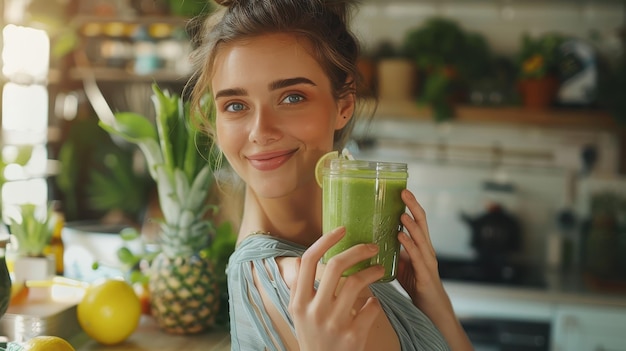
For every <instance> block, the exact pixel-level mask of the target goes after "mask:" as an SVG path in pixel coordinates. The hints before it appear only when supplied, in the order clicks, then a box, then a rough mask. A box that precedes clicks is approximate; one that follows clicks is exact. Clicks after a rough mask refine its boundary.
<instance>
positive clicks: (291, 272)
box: [276, 257, 298, 289]
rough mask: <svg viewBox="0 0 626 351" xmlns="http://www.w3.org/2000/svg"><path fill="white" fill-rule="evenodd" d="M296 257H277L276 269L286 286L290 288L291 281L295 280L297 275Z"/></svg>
mask: <svg viewBox="0 0 626 351" xmlns="http://www.w3.org/2000/svg"><path fill="white" fill-rule="evenodd" d="M297 260H298V257H277V258H276V264H277V265H278V270H279V271H280V274H281V275H282V276H283V280H284V281H285V284H287V287H288V288H289V289H291V287H292V286H293V283H294V282H295V281H296V276H297V271H298V270H297V269H296V264H297Z"/></svg>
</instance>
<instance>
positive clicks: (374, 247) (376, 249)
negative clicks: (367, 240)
mask: <svg viewBox="0 0 626 351" xmlns="http://www.w3.org/2000/svg"><path fill="white" fill-rule="evenodd" d="M367 248H368V249H369V250H370V251H372V252H377V251H378V245H376V244H367Z"/></svg>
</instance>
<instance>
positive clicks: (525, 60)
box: [517, 33, 564, 109]
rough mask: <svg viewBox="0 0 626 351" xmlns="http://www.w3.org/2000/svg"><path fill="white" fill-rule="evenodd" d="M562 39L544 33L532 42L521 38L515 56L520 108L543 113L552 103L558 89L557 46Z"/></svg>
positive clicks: (524, 35) (525, 37)
mask: <svg viewBox="0 0 626 351" xmlns="http://www.w3.org/2000/svg"><path fill="white" fill-rule="evenodd" d="M563 40H564V38H563V37H562V36H561V35H559V34H556V33H547V34H543V35H541V36H538V37H536V38H534V37H532V36H530V35H529V34H528V33H525V34H523V35H522V38H521V47H520V51H519V54H518V58H517V59H518V71H519V77H518V88H519V91H520V94H521V97H522V101H523V103H524V106H526V107H528V108H531V109H545V108H547V107H549V106H550V105H551V104H552V103H553V102H554V100H555V98H556V95H557V92H558V88H559V80H558V56H559V51H558V48H559V46H560V45H561V44H562V43H563Z"/></svg>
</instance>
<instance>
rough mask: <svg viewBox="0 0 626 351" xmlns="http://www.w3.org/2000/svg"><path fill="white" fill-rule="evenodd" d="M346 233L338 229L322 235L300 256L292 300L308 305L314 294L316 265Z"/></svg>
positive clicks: (341, 228) (344, 230)
mask: <svg viewBox="0 0 626 351" xmlns="http://www.w3.org/2000/svg"><path fill="white" fill-rule="evenodd" d="M345 233H346V229H345V228H344V227H338V228H335V229H334V230H332V231H330V232H329V233H328V234H324V235H322V236H321V237H320V238H319V239H317V241H315V242H314V243H313V245H311V246H310V247H309V248H308V249H307V250H306V251H305V252H304V254H303V255H302V258H301V260H300V270H299V274H298V277H297V279H296V280H297V281H298V282H297V285H298V286H299V288H298V289H297V290H296V292H295V295H294V299H295V300H297V302H299V303H308V302H309V301H311V299H312V298H313V295H314V294H315V287H314V286H315V272H316V271H317V263H318V262H319V260H320V259H321V258H322V256H323V255H324V253H325V252H326V251H328V249H330V248H331V247H332V246H333V245H335V244H336V243H337V242H339V240H340V239H341V238H343V236H344V234H345Z"/></svg>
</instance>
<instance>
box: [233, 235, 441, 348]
mask: <svg viewBox="0 0 626 351" xmlns="http://www.w3.org/2000/svg"><path fill="white" fill-rule="evenodd" d="M304 250H306V248H305V247H303V246H300V245H297V244H294V243H292V242H289V241H286V240H282V239H279V238H274V237H270V236H267V235H253V236H249V237H248V238H246V239H245V240H244V241H243V242H242V243H241V244H240V245H239V247H238V248H237V249H236V250H235V252H234V253H233V254H232V256H231V257H230V260H229V263H228V269H227V274H228V289H229V296H230V301H229V308H230V322H231V345H232V346H231V349H232V350H244V351H248V350H270V351H273V350H286V348H285V346H284V345H283V344H282V342H281V340H280V337H279V335H278V332H277V331H276V330H275V329H274V328H273V325H272V322H271V319H270V317H269V315H268V313H267V312H266V311H265V309H264V305H263V302H262V300H261V295H260V293H259V289H258V288H257V287H256V286H255V284H254V280H253V276H252V275H253V273H252V268H253V267H254V271H255V272H256V273H257V275H258V279H259V282H260V283H261V284H262V289H263V290H264V291H265V292H267V295H268V296H269V298H270V299H271V300H272V302H273V304H274V305H275V306H276V308H277V309H278V311H279V312H280V313H281V314H282V316H283V318H284V319H285V321H286V322H287V324H288V325H290V326H291V330H292V332H295V331H294V327H293V321H292V320H291V318H290V317H289V314H288V312H287V307H288V305H289V288H288V287H287V285H286V284H285V282H284V281H283V279H282V277H281V275H280V271H279V270H278V265H277V264H276V260H275V258H277V257H296V256H302V254H303V252H304ZM273 277H274V278H276V279H272V278H273ZM371 290H372V292H373V294H374V295H375V296H376V297H377V298H378V299H379V301H380V302H381V305H382V307H383V310H384V311H385V313H386V315H387V318H388V319H389V321H390V322H391V325H392V326H393V328H394V329H395V331H396V333H397V334H398V337H399V339H400V344H401V346H402V350H403V351H413V350H415V351H422V350H424V351H426V350H427V351H437V350H448V346H447V344H446V342H445V340H444V339H443V337H442V336H441V334H440V333H439V331H438V330H437V328H436V327H435V326H434V325H433V324H432V322H431V321H430V320H429V319H428V317H426V316H425V315H424V314H423V313H422V312H421V311H420V310H419V309H417V308H416V307H415V306H414V305H413V304H412V303H411V301H410V299H408V298H407V297H406V296H405V295H404V294H402V293H401V292H400V291H399V290H398V289H397V288H396V287H395V286H394V285H393V284H392V283H377V284H372V285H371Z"/></svg>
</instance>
